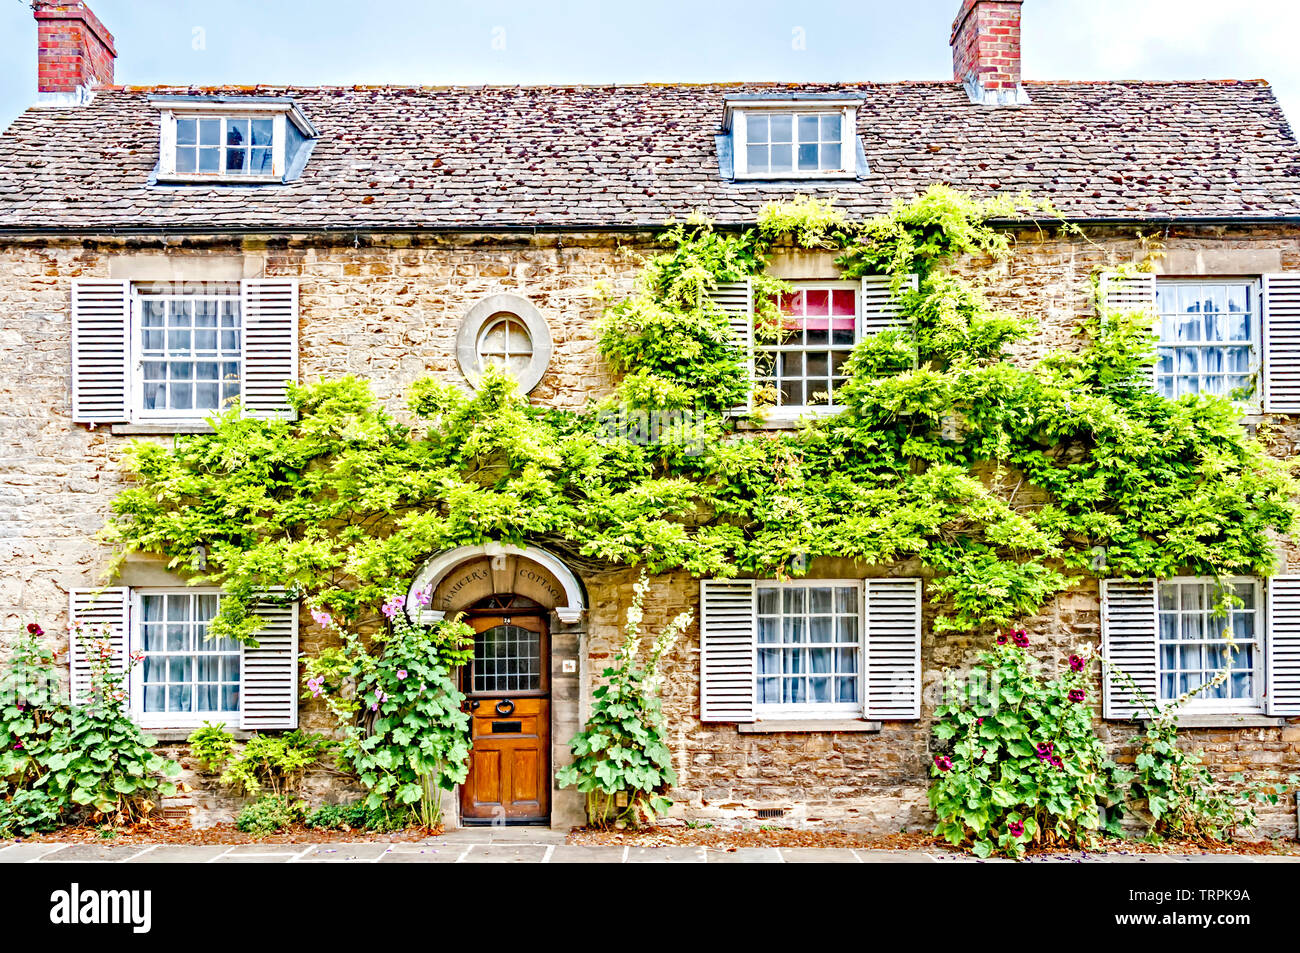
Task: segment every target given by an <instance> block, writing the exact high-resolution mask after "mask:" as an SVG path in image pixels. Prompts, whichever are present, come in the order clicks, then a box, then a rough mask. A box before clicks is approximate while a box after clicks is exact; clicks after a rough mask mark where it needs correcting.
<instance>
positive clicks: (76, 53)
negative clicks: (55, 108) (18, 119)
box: [32, 0, 117, 104]
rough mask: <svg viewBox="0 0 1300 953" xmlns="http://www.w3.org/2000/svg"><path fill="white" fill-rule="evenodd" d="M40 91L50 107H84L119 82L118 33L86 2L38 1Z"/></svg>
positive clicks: (41, 99)
mask: <svg viewBox="0 0 1300 953" xmlns="http://www.w3.org/2000/svg"><path fill="white" fill-rule="evenodd" d="M32 14H33V16H35V17H36V47H37V52H36V92H37V97H36V98H37V101H38V102H45V103H62V104H66V103H84V102H89V101H90V97H91V96H93V95H94V92H93V90H94V88H95V87H96V86H108V85H111V84H112V82H113V60H115V59H116V58H117V50H116V49H115V48H114V46H113V34H111V33H109V32H108V30H107V29H105V27H104V24H102V23H100V22H99V17H97V16H95V14H93V13H92V12H91V11H90V7H88V6H86V4H85V3H81V2H72V3H55V2H52V0H34V2H33V3H32Z"/></svg>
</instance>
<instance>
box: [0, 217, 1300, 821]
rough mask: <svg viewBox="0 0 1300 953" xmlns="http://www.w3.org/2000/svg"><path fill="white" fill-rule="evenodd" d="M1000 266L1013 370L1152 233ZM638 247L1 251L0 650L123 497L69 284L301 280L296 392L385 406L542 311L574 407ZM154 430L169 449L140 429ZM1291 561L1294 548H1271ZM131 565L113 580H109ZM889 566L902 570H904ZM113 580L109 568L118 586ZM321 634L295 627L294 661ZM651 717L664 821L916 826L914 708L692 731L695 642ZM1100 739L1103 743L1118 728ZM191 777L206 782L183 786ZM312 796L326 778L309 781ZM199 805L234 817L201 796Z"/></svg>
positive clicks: (1073, 316)
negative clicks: (338, 389)
mask: <svg viewBox="0 0 1300 953" xmlns="http://www.w3.org/2000/svg"><path fill="white" fill-rule="evenodd" d="M1154 238H1156V239H1158V241H1159V242H1160V243H1162V244H1163V251H1164V253H1165V255H1166V257H1165V258H1164V259H1163V260H1162V262H1161V263H1160V265H1159V267H1162V268H1165V269H1167V270H1169V271H1170V273H1174V272H1175V271H1176V272H1177V273H1180V274H1194V273H1204V274H1232V273H1260V272H1263V271H1273V270H1285V269H1292V270H1300V229H1294V228H1289V229H1281V228H1279V229H1257V230H1253V231H1250V232H1247V231H1242V230H1229V229H1221V228H1208V227H1207V228H1196V229H1170V230H1167V231H1165V232H1163V233H1161V234H1158V235H1155V236H1154ZM1015 239H1016V244H1015V251H1014V254H1013V256H1012V257H1011V258H1010V259H1009V260H1008V261H1005V262H1000V263H991V262H987V261H979V260H964V261H961V262H958V263H957V268H958V270H959V271H961V272H963V273H966V274H971V275H978V276H982V277H985V278H987V279H988V282H989V287H988V293H989V296H990V298H991V299H992V300H993V302H994V303H995V304H998V305H999V306H1002V307H1005V308H1007V309H1008V310H1011V311H1014V312H1019V313H1023V314H1026V315H1031V316H1034V317H1036V318H1037V319H1039V320H1040V322H1041V323H1040V330H1039V332H1038V333H1037V335H1036V336H1035V337H1034V338H1033V340H1032V341H1030V342H1028V343H1027V344H1025V345H1024V346H1023V347H1021V348H1020V350H1019V351H1018V356H1019V357H1020V358H1021V359H1023V360H1032V359H1033V358H1035V357H1038V356H1041V355H1042V354H1043V353H1044V352H1045V351H1046V350H1047V349H1050V348H1055V347H1071V346H1074V338H1073V337H1072V334H1071V332H1072V329H1073V327H1074V326H1075V323H1076V320H1077V318H1078V317H1079V316H1081V315H1083V314H1084V313H1086V312H1087V309H1088V308H1089V307H1090V276H1091V274H1092V273H1093V272H1094V271H1095V270H1097V269H1098V268H1100V267H1103V266H1105V265H1110V264H1117V263H1120V262H1126V261H1134V260H1140V259H1141V258H1142V257H1143V256H1144V255H1146V254H1147V253H1148V251H1149V248H1150V242H1149V241H1147V240H1140V239H1139V238H1137V237H1136V236H1135V233H1134V232H1133V231H1131V230H1115V231H1109V232H1101V231H1099V232H1093V233H1090V234H1089V236H1088V238H1087V239H1080V238H1077V237H1060V236H1059V235H1056V234H1054V233H1051V232H1038V231H1036V230H1024V231H1020V232H1018V233H1016V235H1015ZM644 250H646V246H645V245H644V244H643V243H642V244H638V243H637V242H636V241H635V240H633V239H631V238H628V237H627V236H617V235H586V236H577V235H574V236H568V235H566V236H563V237H558V236H555V235H538V236H518V237H505V238H502V237H499V236H498V237H490V238H489V237H484V236H477V237H476V236H460V237H451V236H447V237H425V238H419V239H417V238H402V237H394V238H388V239H375V240H373V241H372V240H363V239H355V240H354V239H353V238H352V237H351V236H349V237H348V239H347V240H345V241H342V242H338V243H328V242H325V241H323V240H321V239H317V238H302V239H295V240H283V239H276V240H271V239H265V240H263V239H258V238H248V239H245V240H243V241H239V242H231V241H228V240H218V239H214V240H212V241H198V240H180V239H173V240H169V241H168V242H166V243H162V242H159V241H156V240H152V239H149V240H144V239H140V240H135V239H103V240H94V241H92V240H86V241H84V242H64V243H56V244H41V243H34V242H33V243H11V244H9V245H7V246H5V247H4V248H0V305H2V306H3V308H4V314H5V317H6V320H5V322H4V326H3V328H0V351H2V352H3V358H2V361H3V363H2V365H0V366H2V367H3V370H4V380H5V381H6V384H7V390H8V394H7V396H8V400H7V401H6V402H5V403H4V404H3V405H2V406H0V450H2V451H3V463H2V464H0V467H2V468H3V470H2V471H0V472H2V473H3V477H2V478H0V639H3V640H5V641H8V640H9V639H12V637H13V635H14V633H16V632H17V631H18V630H19V628H20V627H21V625H22V624H24V623H25V622H27V621H29V620H31V619H38V620H40V621H41V622H42V623H43V624H44V625H45V627H46V629H47V630H49V631H51V632H55V631H59V630H60V629H61V626H60V625H59V624H58V623H59V622H60V621H62V620H65V619H66V607H67V591H68V589H70V588H73V587H84V586H90V585H94V584H96V583H97V582H99V581H100V580H101V573H102V570H103V568H104V565H105V561H106V557H107V555H108V554H107V550H106V548H105V547H104V546H103V545H101V544H99V543H97V542H96V541H95V540H94V535H95V533H96V532H97V531H98V530H99V529H100V528H101V527H102V525H103V522H104V518H105V515H106V514H107V512H108V509H109V504H110V501H111V500H112V498H113V496H114V495H115V493H116V492H117V490H118V489H119V488H120V487H121V485H122V482H121V480H122V478H121V476H120V472H119V469H118V465H119V462H120V460H121V456H122V452H123V449H124V447H125V445H126V443H127V441H128V438H127V437H125V436H122V435H114V434H113V433H112V432H111V428H105V427H100V428H96V429H93V430H92V429H88V428H86V427H83V426H78V425H73V424H72V423H71V422H70V420H69V388H70V382H69V360H68V354H69V288H70V282H71V280H72V279H73V278H79V277H126V278H139V279H141V280H144V279H146V278H147V279H157V278H164V277H169V276H170V277H182V278H190V279H193V278H198V279H200V280H202V279H204V278H207V277H212V278H229V277H232V276H233V277H256V276H263V275H264V276H293V277H296V278H299V279H300V282H301V286H300V287H301V291H300V305H301V309H300V310H301V319H300V338H301V340H300V351H301V353H300V366H301V373H302V376H303V378H304V379H305V380H308V381H311V380H317V379H321V378H331V377H336V376H338V375H341V374H348V373H350V374H356V375H359V376H362V377H365V378H366V379H368V380H369V381H370V382H371V383H372V386H373V387H374V390H375V392H376V393H377V394H378V395H379V397H380V398H381V399H382V400H383V401H384V402H385V404H386V405H387V406H388V407H389V408H390V409H392V410H393V411H394V412H395V413H399V414H400V413H401V407H402V395H403V392H404V390H405V389H406V387H407V386H409V384H410V383H411V382H412V381H413V380H415V379H417V378H418V377H420V376H423V375H425V374H436V375H438V376H440V377H443V378H444V379H447V380H450V381H455V382H458V383H460V384H462V385H464V381H463V379H462V378H461V376H460V373H459V371H458V369H457V365H456V357H455V336H456V332H457V329H458V327H459V324H460V320H461V318H462V317H463V315H464V314H465V312H466V311H468V309H469V308H470V307H471V306H472V305H473V304H474V303H475V302H476V301H477V300H479V299H480V298H482V297H484V296H486V295H488V294H492V293H496V292H511V293H515V294H520V295H523V296H525V297H528V298H529V299H530V300H532V301H533V302H534V303H535V304H536V305H537V307H538V308H539V309H540V310H541V312H542V313H543V315H545V317H546V319H547V321H548V323H549V325H550V329H551V334H552V336H553V339H554V343H555V352H554V357H553V359H552V362H551V365H550V369H549V370H548V372H547V374H546V376H545V377H544V378H543V379H542V381H541V383H540V384H539V386H538V387H537V389H536V390H535V391H534V393H533V399H534V400H535V401H537V402H538V403H544V404H549V405H553V406H560V407H568V408H578V407H582V406H584V405H585V404H586V403H587V402H588V401H589V400H591V399H592V398H595V397H599V396H601V395H603V394H605V393H607V392H608V390H609V388H610V386H611V384H612V381H611V379H610V376H609V374H608V372H607V370H606V369H605V367H604V366H603V365H602V363H601V361H600V359H599V356H598V354H597V351H596V342H595V332H594V326H593V325H594V321H595V319H596V318H597V317H598V315H599V304H598V302H597V301H596V300H595V298H594V297H593V296H592V293H591V292H592V289H593V287H594V286H595V285H596V284H597V283H603V284H604V285H606V286H607V287H609V288H610V289H611V290H612V291H613V292H614V293H615V294H622V293H626V292H628V291H629V290H630V289H631V287H632V282H633V279H634V276H635V274H636V271H637V263H636V261H635V258H634V256H633V255H631V254H629V252H636V251H644ZM816 257H817V256H808V255H802V256H798V261H799V262H800V263H799V264H798V266H797V267H796V266H794V265H793V262H794V261H795V258H794V256H792V257H791V259H790V260H789V261H786V262H784V263H783V262H777V263H776V266H777V270H779V271H780V272H781V273H783V274H787V275H790V276H792V277H794V276H795V272H798V271H803V272H806V275H807V277H825V276H826V275H825V272H826V269H827V268H828V267H829V257H828V256H823V259H824V260H822V259H818V260H813V259H815V258H816ZM149 439H162V440H165V439H167V438H149ZM1270 440H1272V442H1273V446H1274V448H1275V451H1274V452H1275V453H1277V454H1278V455H1280V456H1291V455H1293V454H1294V452H1295V448H1296V446H1297V444H1298V443H1300V424H1297V422H1296V421H1283V422H1282V423H1281V425H1280V426H1278V427H1277V428H1275V430H1274V431H1273V433H1272V435H1271V437H1270ZM1285 557H1286V560H1287V566H1288V568H1289V569H1291V570H1292V571H1296V570H1297V569H1298V568H1300V553H1298V552H1297V550H1296V549H1295V547H1290V546H1288V547H1287V549H1286V553H1285ZM130 571H133V570H128V572H130ZM903 574H908V573H906V572H905V573H903ZM125 581H126V582H128V583H130V582H131V580H130V579H129V578H128V579H126V580H125ZM634 581H635V577H634V575H633V574H632V573H630V572H621V573H609V574H606V575H603V576H600V577H595V578H591V579H589V580H587V582H588V584H589V588H590V594H591V599H592V607H591V618H590V632H589V635H588V637H587V642H586V648H585V652H584V653H583V655H584V658H583V665H582V678H583V680H584V690H585V691H586V692H588V693H589V691H590V688H591V687H592V682H593V679H594V673H598V672H599V671H600V670H601V669H602V668H603V667H604V665H605V664H606V663H607V662H608V660H609V657H610V655H611V653H612V651H613V649H614V647H615V646H616V645H617V643H618V641H619V637H620V636H619V628H620V626H621V623H622V614H623V611H624V610H625V608H626V605H627V603H628V601H629V599H630V597H631V586H632V584H633V582H634ZM697 603H698V583H697V582H696V581H695V580H692V579H690V578H689V577H687V576H684V575H670V576H667V577H664V578H663V579H661V580H660V581H659V585H658V586H657V587H656V588H655V590H654V595H653V600H652V604H651V605H649V606H648V607H647V619H648V621H649V623H650V624H651V625H656V624H660V623H662V622H665V621H667V619H668V618H670V617H671V616H672V615H673V614H675V613H676V612H677V611H680V608H681V607H682V606H690V607H696V606H697ZM1030 629H1031V633H1032V635H1033V637H1034V639H1035V642H1034V646H1035V651H1036V652H1037V653H1038V654H1039V655H1040V656H1041V657H1042V658H1044V659H1045V660H1056V659H1059V658H1061V657H1063V656H1064V655H1065V654H1067V651H1068V650H1072V649H1077V647H1079V646H1080V645H1083V644H1088V643H1095V642H1096V641H1097V639H1098V633H1099V620H1098V599H1097V591H1096V586H1095V584H1093V585H1090V586H1087V587H1084V588H1082V589H1080V590H1078V591H1076V592H1071V593H1067V594H1064V595H1062V596H1061V597H1059V598H1058V599H1056V600H1055V601H1054V602H1053V603H1052V604H1050V605H1048V606H1047V607H1045V609H1044V611H1043V612H1042V613H1041V614H1040V616H1039V617H1038V618H1036V619H1035V620H1033V621H1032V623H1031V625H1030ZM925 631H926V635H925V641H924V646H923V664H924V667H925V671H926V675H927V678H928V679H932V678H933V677H934V676H935V675H936V674H937V673H938V671H939V670H940V669H941V668H942V667H944V666H949V667H957V666H962V665H964V664H966V663H968V662H969V660H970V659H971V658H972V657H973V655H974V654H975V653H976V652H977V651H978V650H979V649H980V648H981V647H982V646H980V645H979V644H977V643H976V642H975V641H974V640H972V639H971V638H969V637H965V636H951V635H946V636H942V637H938V638H936V637H935V636H934V635H933V634H932V633H931V632H930V628H929V626H928V624H927V626H926V629H925ZM319 642H320V633H319V632H317V631H315V630H314V629H313V628H312V627H311V625H310V622H304V631H303V639H302V644H303V648H304V650H307V651H311V650H312V649H313V648H315V647H318V645H319ZM668 665H669V666H670V678H669V679H668V680H667V682H666V687H665V692H666V695H665V707H666V710H667V712H668V715H669V720H670V724H671V730H672V737H673V744H674V746H675V748H676V750H677V768H678V771H679V774H680V777H681V780H680V784H679V790H678V792H677V798H678V801H679V806H678V808H677V812H678V813H679V814H680V815H682V816H685V817H691V818H699V819H712V820H714V821H720V820H735V819H744V818H752V817H753V816H754V812H755V811H756V810H757V809H759V808H764V807H785V808H787V809H788V812H787V814H786V817H785V819H784V820H783V821H781V823H798V824H828V825H836V826H839V825H846V824H851V825H855V826H866V827H870V828H872V829H875V830H880V831H894V830H897V829H899V828H902V827H908V828H909V829H911V828H915V827H917V826H919V825H921V824H922V823H923V822H924V821H925V798H924V792H925V788H926V785H927V772H928V765H929V758H930V754H929V737H928V723H927V720H926V719H927V717H928V712H929V706H930V705H931V704H932V702H931V701H930V700H927V702H926V709H925V711H924V712H923V718H922V720H921V721H920V722H917V723H886V724H885V725H884V727H883V729H882V731H880V732H879V733H874V734H740V733H739V732H738V731H737V730H736V729H735V728H734V727H733V726H727V725H705V724H702V723H701V722H700V721H699V718H698V714H699V703H698V698H699V666H698V636H697V632H695V631H694V630H692V633H691V637H690V638H689V639H688V640H687V641H686V642H684V643H683V644H682V645H680V646H679V647H678V649H677V651H676V653H675V654H674V655H673V657H672V658H671V659H669V660H668ZM302 724H303V727H304V728H306V729H309V730H324V729H326V728H328V726H329V720H328V718H327V717H326V715H325V713H324V712H323V711H322V710H320V709H319V708H318V707H313V706H312V705H307V706H306V707H305V708H304V711H303V717H302ZM1103 732H1105V733H1106V734H1107V736H1108V737H1111V740H1112V741H1113V743H1114V744H1115V745H1116V747H1117V750H1118V749H1119V747H1120V746H1121V744H1122V742H1123V740H1124V738H1125V737H1126V729H1125V730H1120V729H1118V728H1112V727H1109V726H1106V727H1103ZM1188 740H1189V743H1192V744H1196V745H1199V746H1203V747H1205V748H1206V750H1207V754H1208V757H1209V760H1210V762H1211V763H1212V765H1214V767H1215V768H1216V770H1220V771H1222V772H1230V771H1233V770H1237V769H1239V768H1245V769H1247V770H1249V771H1251V772H1263V771H1273V770H1275V769H1276V768H1278V767H1280V766H1286V767H1287V768H1288V769H1290V770H1294V769H1296V768H1297V767H1300V727H1297V726H1296V723H1295V722H1293V723H1292V725H1291V727H1288V728H1276V727H1275V728H1251V729H1233V730H1222V729H1214V730H1197V731H1193V732H1189V733H1188ZM192 783H197V784H200V785H201V786H202V785H205V784H207V782H206V781H205V780H204V779H203V778H201V777H199V776H194V777H193V778H192ZM317 787H319V790H316V792H315V793H316V794H317V795H318V796H324V795H325V793H326V791H328V790H330V789H335V790H336V788H333V785H332V783H331V782H330V781H329V779H328V778H325V779H324V780H322V781H319V782H318V781H316V780H313V789H314V790H315V789H316V788H317ZM203 797H205V798H207V800H205V801H203V803H202V804H200V807H202V808H203V810H204V811H206V812H209V813H210V814H212V815H213V816H219V815H221V814H222V813H223V812H228V811H229V810H230V809H231V808H232V802H228V801H223V800H221V798H220V797H219V796H218V795H216V794H215V793H212V792H209V793H206V794H204V795H203ZM1265 829H1266V830H1271V831H1288V832H1291V833H1294V830H1295V822H1294V815H1293V814H1292V813H1291V809H1290V807H1286V808H1285V809H1284V808H1282V807H1280V808H1278V809H1277V810H1276V811H1271V812H1269V813H1268V815H1267V818H1266V825H1265Z"/></svg>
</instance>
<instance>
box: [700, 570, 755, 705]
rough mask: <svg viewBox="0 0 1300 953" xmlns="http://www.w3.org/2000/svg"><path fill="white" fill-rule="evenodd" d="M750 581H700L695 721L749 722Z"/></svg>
mask: <svg viewBox="0 0 1300 953" xmlns="http://www.w3.org/2000/svg"><path fill="white" fill-rule="evenodd" d="M754 590H755V586H754V581H753V580H752V579H702V580H700V720H701V721H732V722H752V721H753V720H754V644H755V637H754V627H755V626H754V609H755V606H754Z"/></svg>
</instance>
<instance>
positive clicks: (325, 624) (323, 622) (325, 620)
mask: <svg viewBox="0 0 1300 953" xmlns="http://www.w3.org/2000/svg"><path fill="white" fill-rule="evenodd" d="M311 620H312V621H313V622H315V623H316V624H317V625H318V626H320V627H321V628H322V629H328V628H329V627H330V626H331V625H333V624H334V620H333V619H331V618H330V614H329V613H328V612H322V611H321V610H320V609H312V610H311Z"/></svg>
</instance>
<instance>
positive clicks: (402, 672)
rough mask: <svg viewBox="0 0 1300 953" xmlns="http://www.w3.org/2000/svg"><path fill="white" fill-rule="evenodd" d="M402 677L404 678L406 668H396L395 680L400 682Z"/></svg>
mask: <svg viewBox="0 0 1300 953" xmlns="http://www.w3.org/2000/svg"><path fill="white" fill-rule="evenodd" d="M404 678H406V669H404V668H399V669H398V670H397V680H398V681H399V682H400V681H401V680H402V679H404Z"/></svg>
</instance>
